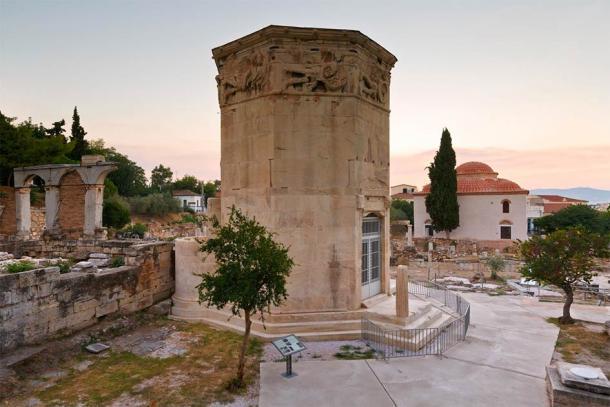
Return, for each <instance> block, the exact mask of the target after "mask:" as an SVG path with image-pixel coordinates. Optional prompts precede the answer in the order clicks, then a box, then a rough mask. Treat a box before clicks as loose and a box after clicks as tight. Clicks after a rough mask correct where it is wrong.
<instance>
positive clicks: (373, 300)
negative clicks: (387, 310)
mask: <svg viewBox="0 0 610 407" xmlns="http://www.w3.org/2000/svg"><path fill="white" fill-rule="evenodd" d="M388 298H389V295H387V294H386V293H380V294H377V295H374V296H372V297H370V298H367V299H366V300H364V301H362V303H361V305H362V307H363V308H373V307H374V306H375V305H377V304H379V303H382V302H384V301H386V300H387V299H388Z"/></svg>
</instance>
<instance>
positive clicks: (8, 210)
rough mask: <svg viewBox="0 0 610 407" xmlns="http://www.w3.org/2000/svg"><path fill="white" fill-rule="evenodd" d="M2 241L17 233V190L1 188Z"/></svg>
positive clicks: (0, 216)
mask: <svg viewBox="0 0 610 407" xmlns="http://www.w3.org/2000/svg"><path fill="white" fill-rule="evenodd" d="M0 212H1V213H0V240H2V239H6V238H8V237H9V236H13V235H15V233H17V219H16V212H15V188H13V187H6V186H0Z"/></svg>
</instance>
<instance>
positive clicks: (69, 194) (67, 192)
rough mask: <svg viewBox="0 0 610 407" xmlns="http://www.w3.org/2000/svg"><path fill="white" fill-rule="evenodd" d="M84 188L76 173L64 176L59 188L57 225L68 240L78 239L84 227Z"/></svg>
mask: <svg viewBox="0 0 610 407" xmlns="http://www.w3.org/2000/svg"><path fill="white" fill-rule="evenodd" d="M85 192H86V187H85V185H84V184H83V181H82V179H81V177H80V175H78V173H77V172H76V171H73V172H70V173H68V174H66V175H65V176H64V177H63V178H62V180H61V183H60V187H59V209H58V212H57V213H58V217H59V219H58V223H57V224H58V225H59V228H60V230H61V232H62V234H63V235H64V236H66V237H68V238H79V237H81V236H82V234H83V226H84V225H85Z"/></svg>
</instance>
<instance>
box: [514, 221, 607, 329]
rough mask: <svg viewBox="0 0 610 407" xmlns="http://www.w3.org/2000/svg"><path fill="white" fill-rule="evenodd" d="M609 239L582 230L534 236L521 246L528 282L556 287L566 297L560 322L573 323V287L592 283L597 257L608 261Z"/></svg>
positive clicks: (574, 229) (562, 230)
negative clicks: (580, 283) (606, 258)
mask: <svg viewBox="0 0 610 407" xmlns="http://www.w3.org/2000/svg"><path fill="white" fill-rule="evenodd" d="M608 244H609V237H608V236H607V235H600V234H597V233H592V232H588V231H587V230H586V229H584V228H582V227H577V228H570V229H560V230H556V231H554V232H551V233H549V234H548V235H546V236H545V237H542V236H533V237H532V238H531V239H529V240H527V241H525V242H523V243H521V246H520V252H521V256H522V257H523V260H524V261H525V265H524V266H523V268H522V270H521V273H522V274H523V276H524V277H526V278H527V279H528V280H536V281H539V282H541V283H547V284H552V285H555V286H557V287H559V288H561V289H562V290H563V291H564V292H565V295H566V300H565V303H564V306H563V315H562V317H561V318H560V319H559V322H561V323H564V324H570V323H573V322H574V320H573V319H572V316H571V315H570V307H571V306H572V303H573V302H574V285H575V284H576V283H579V282H585V283H590V282H591V279H592V278H593V270H592V269H593V267H594V266H595V258H596V257H600V258H602V257H609V256H610V251H609V250H608Z"/></svg>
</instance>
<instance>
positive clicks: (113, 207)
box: [102, 195, 131, 229]
mask: <svg viewBox="0 0 610 407" xmlns="http://www.w3.org/2000/svg"><path fill="white" fill-rule="evenodd" d="M130 221H131V216H130V214H129V204H128V203H127V202H126V201H125V200H124V199H123V198H121V197H120V196H118V195H113V196H110V197H108V198H106V199H104V207H103V212H102V223H103V225H104V226H106V227H113V228H116V229H120V228H122V227H123V226H125V225H126V224H128V223H129V222H130Z"/></svg>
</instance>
